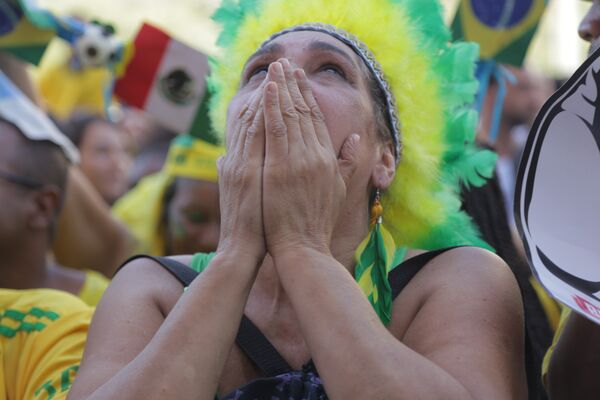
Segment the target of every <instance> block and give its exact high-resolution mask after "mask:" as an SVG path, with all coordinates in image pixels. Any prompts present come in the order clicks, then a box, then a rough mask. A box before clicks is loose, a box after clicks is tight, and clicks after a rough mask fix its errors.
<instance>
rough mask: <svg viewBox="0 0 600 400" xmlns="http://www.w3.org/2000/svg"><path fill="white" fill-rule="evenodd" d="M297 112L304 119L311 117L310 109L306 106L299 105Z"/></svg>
mask: <svg viewBox="0 0 600 400" xmlns="http://www.w3.org/2000/svg"><path fill="white" fill-rule="evenodd" d="M296 112H297V113H298V114H299V115H301V116H303V117H309V116H310V115H311V110H310V108H309V107H308V106H307V105H305V104H297V105H296Z"/></svg>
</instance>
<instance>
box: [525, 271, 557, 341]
mask: <svg viewBox="0 0 600 400" xmlns="http://www.w3.org/2000/svg"><path fill="white" fill-rule="evenodd" d="M529 283H531V286H532V287H533V290H535V294H536V295H537V297H538V300H539V301H540V304H541V305H542V309H543V310H544V313H545V314H546V318H548V323H549V324H550V328H551V329H552V332H556V329H557V328H558V324H559V323H560V318H561V310H562V306H561V304H560V303H559V302H558V301H556V300H554V299H553V298H552V297H550V295H549V294H548V293H547V292H546V289H544V288H543V287H542V285H541V284H540V283H539V282H538V280H537V279H535V278H534V277H533V276H532V277H531V278H529Z"/></svg>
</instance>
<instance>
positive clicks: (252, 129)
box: [246, 124, 258, 142]
mask: <svg viewBox="0 0 600 400" xmlns="http://www.w3.org/2000/svg"><path fill="white" fill-rule="evenodd" d="M257 133H258V129H257V128H256V125H255V124H252V125H250V126H249V127H248V130H247V131H246V142H249V141H250V140H252V139H253V138H254V136H256V134H257Z"/></svg>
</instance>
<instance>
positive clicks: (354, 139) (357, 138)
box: [352, 133, 360, 144]
mask: <svg viewBox="0 0 600 400" xmlns="http://www.w3.org/2000/svg"><path fill="white" fill-rule="evenodd" d="M352 142H353V143H354V144H358V143H359V142H360V135H359V134H357V133H353V134H352Z"/></svg>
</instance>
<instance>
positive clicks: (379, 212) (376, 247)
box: [354, 189, 396, 325]
mask: <svg viewBox="0 0 600 400" xmlns="http://www.w3.org/2000/svg"><path fill="white" fill-rule="evenodd" d="M370 217H371V218H370V232H369V235H368V236H367V237H366V238H365V239H364V240H363V241H362V243H361V244H360V245H359V246H358V249H357V250H356V253H355V258H356V267H355V269H354V279H356V282H357V283H358V285H359V286H360V288H361V289H362V291H363V293H364V294H365V296H367V298H368V299H369V302H370V303H371V305H372V306H373V308H374V309H375V312H376V313H377V315H378V316H379V318H380V319H381V321H382V322H383V323H384V324H385V325H387V324H389V322H390V320H391V314H392V289H391V287H390V283H389V281H388V273H389V272H390V270H391V268H392V263H393V261H394V258H395V254H396V244H395V243H394V239H393V238H392V235H391V234H390V233H389V232H388V231H387V230H386V229H385V228H384V227H383V223H382V222H383V206H382V205H381V199H380V192H379V189H377V190H376V191H375V199H374V201H373V205H372V206H371V216H370Z"/></svg>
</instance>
